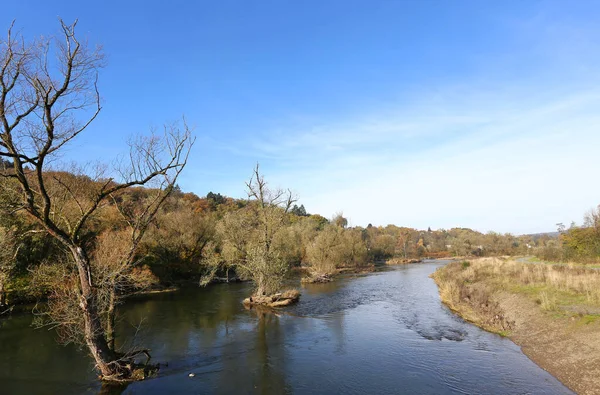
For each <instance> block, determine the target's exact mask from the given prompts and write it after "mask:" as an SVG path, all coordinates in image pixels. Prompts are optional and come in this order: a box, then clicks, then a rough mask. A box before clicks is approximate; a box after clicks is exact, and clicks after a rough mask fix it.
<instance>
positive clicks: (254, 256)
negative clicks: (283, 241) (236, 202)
mask: <svg viewBox="0 0 600 395" xmlns="http://www.w3.org/2000/svg"><path fill="white" fill-rule="evenodd" d="M246 187H247V192H248V199H249V203H248V205H247V206H246V207H244V208H243V209H240V210H236V211H234V212H231V213H228V214H226V215H225V217H224V218H223V220H222V221H221V223H220V224H219V225H218V227H217V229H218V233H219V235H220V237H221V239H222V240H223V248H222V255H221V258H222V260H223V261H225V264H229V265H232V266H235V268H236V272H237V273H238V274H240V275H241V276H242V277H245V278H249V279H251V280H252V281H253V282H254V285H255V287H256V288H255V292H254V295H253V297H254V299H253V300H257V299H258V298H259V297H264V296H269V295H271V294H274V293H275V292H277V291H278V290H279V288H280V287H281V285H282V283H283V280H284V278H285V276H286V274H287V272H288V269H289V266H290V263H289V262H287V261H286V259H285V254H282V253H281V251H279V250H278V248H277V245H276V236H277V234H278V233H279V232H281V231H284V229H285V226H286V225H287V220H288V211H289V210H290V208H291V207H292V205H293V203H294V202H295V199H294V197H293V195H292V193H291V192H290V191H289V190H287V191H286V190H283V189H271V188H269V186H268V185H267V182H266V181H265V179H264V177H263V176H262V175H261V174H260V171H259V166H258V165H256V168H255V169H254V171H253V174H252V176H251V177H250V180H249V181H248V182H247V183H246Z"/></svg>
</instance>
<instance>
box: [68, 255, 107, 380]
mask: <svg viewBox="0 0 600 395" xmlns="http://www.w3.org/2000/svg"><path fill="white" fill-rule="evenodd" d="M71 254H72V255H73V259H74V260H75V264H76V265H77V271H78V273H79V282H80V285H81V294H80V296H79V307H80V308H81V312H82V315H83V320H84V324H85V328H84V329H85V334H84V335H85V343H86V345H87V346H88V348H89V351H90V353H91V354H92V357H93V358H94V361H95V362H96V367H97V368H98V370H99V371H100V373H101V374H102V376H103V377H108V376H112V375H114V374H115V373H117V371H118V369H117V366H116V364H113V365H112V366H111V362H113V361H115V359H116V358H115V353H114V352H113V351H112V350H111V349H110V347H109V346H108V343H107V341H106V337H105V336H104V328H102V321H101V320H100V314H99V313H98V308H97V306H96V298H95V295H94V291H93V285H92V277H91V268H90V261H89V259H88V257H87V255H86V254H85V252H84V251H83V249H81V248H80V247H78V246H73V247H71Z"/></svg>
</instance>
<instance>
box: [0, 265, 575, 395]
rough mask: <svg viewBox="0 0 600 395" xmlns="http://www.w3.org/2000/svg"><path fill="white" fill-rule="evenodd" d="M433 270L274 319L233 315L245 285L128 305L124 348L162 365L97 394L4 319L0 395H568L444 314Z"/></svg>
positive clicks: (354, 282) (390, 277) (81, 363)
mask: <svg viewBox="0 0 600 395" xmlns="http://www.w3.org/2000/svg"><path fill="white" fill-rule="evenodd" d="M442 264H443V262H439V261H437V262H426V263H423V264H415V265H404V266H393V267H389V268H386V269H384V270H383V271H380V272H377V273H373V274H369V275H365V276H349V277H345V278H342V279H340V280H338V281H336V282H333V283H330V284H315V285H310V286H308V287H305V288H303V289H302V297H301V299H300V302H299V303H298V304H297V305H296V306H293V307H290V308H288V309H286V310H283V311H282V312H281V314H277V315H275V314H265V313H260V312H257V311H255V310H250V311H248V310H245V309H244V308H243V306H242V305H241V300H242V299H243V298H244V297H246V296H247V295H248V293H249V292H250V286H249V285H248V284H219V285H214V286H210V287H208V288H204V289H198V288H193V289H187V290H182V291H179V292H175V293H169V294H158V295H152V296H148V297H145V298H144V299H139V300H132V301H130V302H128V303H127V304H126V305H124V306H122V312H123V314H124V318H123V320H122V321H121V322H120V323H119V327H120V333H121V334H122V336H123V337H122V338H124V339H125V338H126V339H130V338H132V337H134V335H135V338H136V339H137V340H136V341H137V342H139V343H140V344H143V345H144V346H145V347H148V348H150V349H151V350H152V356H153V361H155V362H161V363H163V364H165V363H168V365H163V367H162V368H161V371H160V374H159V377H158V378H155V379H151V380H147V381H143V382H138V383H134V384H131V385H129V386H127V387H119V388H109V387H105V388H101V387H100V385H99V383H98V382H97V380H96V379H95V377H94V372H93V369H92V365H91V362H90V360H89V359H88V358H87V356H86V355H85V353H84V352H79V351H78V350H77V349H76V348H75V347H73V346H67V347H63V346H59V345H57V344H56V342H55V340H54V339H55V333H54V332H53V331H48V330H39V329H33V328H32V327H31V326H30V324H31V316H29V315H17V316H13V317H11V318H10V319H5V320H4V321H1V322H0V394H98V393H104V394H120V393H124V394H204V393H210V394H213V393H214V394H287V393H289V394H292V393H294V394H338V393H339V394H569V393H571V392H570V391H569V390H568V389H567V388H565V387H564V386H563V385H562V384H561V383H560V382H558V381H557V380H556V379H555V378H553V377H552V376H551V375H550V374H548V373H547V372H545V371H544V370H542V369H541V368H539V367H538V366H536V365H535V364H534V363H533V362H531V361H530V360H529V359H528V358H527V357H526V356H525V355H524V354H523V353H522V352H521V351H520V349H519V347H517V346H516V345H515V344H514V343H512V342H511V341H510V340H507V339H504V338H502V337H500V336H497V335H493V334H490V333H487V332H485V331H483V330H480V329H479V328H477V327H475V326H473V325H471V324H468V323H466V322H464V321H463V320H461V319H460V318H458V317H456V316H455V315H453V314H452V313H451V312H450V311H449V310H448V309H447V308H445V307H444V306H443V305H442V304H441V303H440V300H439V296H438V293H437V288H436V286H435V284H434V282H433V281H432V280H431V279H430V278H429V274H431V273H432V272H433V271H434V270H435V269H436V268H438V267H439V266H441V265H442ZM190 373H193V374H194V376H193V377H190V376H189V375H190Z"/></svg>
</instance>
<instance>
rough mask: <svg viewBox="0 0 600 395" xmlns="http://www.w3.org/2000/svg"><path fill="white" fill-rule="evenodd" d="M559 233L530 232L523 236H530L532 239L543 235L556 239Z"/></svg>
mask: <svg viewBox="0 0 600 395" xmlns="http://www.w3.org/2000/svg"><path fill="white" fill-rule="evenodd" d="M559 234H560V233H559V232H545V233H531V234H528V235H525V236H530V237H531V238H533V239H534V240H536V239H539V238H540V237H543V236H547V237H550V238H551V239H557V238H558V235H559Z"/></svg>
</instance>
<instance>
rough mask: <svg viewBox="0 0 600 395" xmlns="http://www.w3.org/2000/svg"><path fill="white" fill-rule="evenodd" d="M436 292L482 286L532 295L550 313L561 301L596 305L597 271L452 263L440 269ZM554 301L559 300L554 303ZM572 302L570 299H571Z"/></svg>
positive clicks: (500, 262) (599, 300)
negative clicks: (574, 300)
mask: <svg viewBox="0 0 600 395" xmlns="http://www.w3.org/2000/svg"><path fill="white" fill-rule="evenodd" d="M441 271H442V273H440V275H438V276H437V277H438V278H439V280H440V281H438V284H440V289H441V288H442V287H448V285H444V283H446V282H451V283H454V284H455V287H456V286H458V287H463V286H468V285H469V284H473V283H478V282H484V283H486V284H489V285H492V286H493V287H494V288H496V289H500V290H507V291H513V292H515V291H516V292H519V291H522V292H527V291H529V292H530V293H533V294H536V296H537V297H538V300H539V301H540V304H541V305H542V307H543V308H544V309H553V308H555V306H556V304H557V303H559V302H560V299H561V297H563V299H564V298H565V297H567V298H568V297H569V296H570V297H575V298H576V300H577V301H585V302H586V303H589V304H600V270H594V269H591V268H585V267H582V266H575V265H548V264H533V263H524V262H517V261H514V260H510V259H501V258H482V259H476V260H473V261H470V264H469V265H465V264H464V263H458V262H457V263H453V264H450V265H448V266H446V267H444V268H442V269H441ZM556 298H558V299H559V300H557V299H556ZM572 299H573V298H572Z"/></svg>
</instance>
